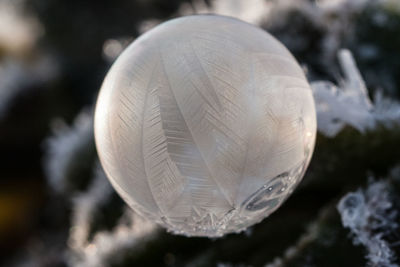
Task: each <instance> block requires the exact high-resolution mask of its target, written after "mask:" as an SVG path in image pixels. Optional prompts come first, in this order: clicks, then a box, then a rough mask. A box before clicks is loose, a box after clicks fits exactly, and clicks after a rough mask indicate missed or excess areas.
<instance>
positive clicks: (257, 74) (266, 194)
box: [95, 15, 316, 237]
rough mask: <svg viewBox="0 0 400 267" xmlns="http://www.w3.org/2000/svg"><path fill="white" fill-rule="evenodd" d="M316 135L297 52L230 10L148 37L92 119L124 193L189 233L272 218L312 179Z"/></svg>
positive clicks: (120, 69) (114, 76)
mask: <svg viewBox="0 0 400 267" xmlns="http://www.w3.org/2000/svg"><path fill="white" fill-rule="evenodd" d="M315 135H316V114H315V109H314V101H313V96H312V93H311V89H310V87H309V84H308V82H307V80H306V78H305V77H304V74H303V71H302V69H301V68H300V67H299V65H298V63H297V62H296V60H295V59H294V58H293V56H292V55H291V54H290V53H289V51H288V50H287V49H286V48H285V47H284V46H283V45H282V44H281V43H279V42H278V41H277V40H276V39H275V38H273V37H272V36H271V35H269V34H268V33H267V32H265V31H263V30H261V29H259V28H257V27H255V26H252V25H250V24H247V23H244V22H242V21H239V20H236V19H233V18H228V17H222V16H211V15H203V16H189V17H183V18H179V19H174V20H171V21H168V22H166V23H163V24H161V25H160V26H158V27H156V28H154V29H152V30H150V31H149V32H147V33H145V34H144V35H142V36H141V37H139V38H138V39H137V40H136V41H134V42H133V43H132V44H131V45H130V46H129V47H128V48H127V49H126V50H125V51H124V52H123V53H122V54H121V56H120V57H119V58H118V59H117V61H116V62H115V63H114V65H113V66H112V68H111V70H110V71H109V73H108V74H107V76H106V78H105V81H104V83H103V86H102V88H101V91H100V95H99V97H98V102H97V106H96V114H95V136H96V145H97V149H98V153H99V156H100V159H101V163H102V165H103V167H104V169H105V171H106V173H107V176H108V177H109V179H110V181H111V183H112V184H113V186H114V187H115V189H116V190H117V191H118V193H119V194H120V195H121V197H122V198H123V199H124V200H125V201H126V202H127V203H128V204H129V205H130V206H131V207H132V209H134V210H135V211H136V212H138V213H139V214H141V215H142V216H144V217H146V218H148V219H150V220H153V221H155V222H157V223H159V224H161V225H163V226H164V227H166V228H167V229H168V230H170V231H172V232H174V233H178V234H183V235H188V236H210V237H211V236H221V235H224V234H226V233H230V232H238V231H241V230H244V229H245V228H246V227H248V226H250V225H253V224H254V223H257V222H259V221H261V220H262V219H263V218H265V217H267V216H268V215H270V214H271V213H272V212H273V211H275V210H276V209H277V208H278V207H279V206H280V205H281V204H282V203H283V202H284V201H285V199H287V198H288V196H289V195H290V194H291V193H292V191H293V190H294V188H295V187H296V186H297V184H298V183H299V182H300V180H301V178H302V177H303V175H304V172H305V170H306V168H307V165H308V163H309V161H310V158H311V154H312V151H313V148H314V142H315Z"/></svg>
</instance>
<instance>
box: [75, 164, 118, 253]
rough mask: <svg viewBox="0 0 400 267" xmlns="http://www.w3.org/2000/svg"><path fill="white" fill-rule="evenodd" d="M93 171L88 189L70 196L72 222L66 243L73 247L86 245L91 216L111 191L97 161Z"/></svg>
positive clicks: (107, 198)
mask: <svg viewBox="0 0 400 267" xmlns="http://www.w3.org/2000/svg"><path fill="white" fill-rule="evenodd" d="M94 172H95V174H94V178H93V181H92V183H91V184H90V185H89V189H88V191H87V192H85V193H79V195H77V196H75V197H73V198H72V223H71V231H70V237H69V242H68V243H69V245H70V246H71V247H72V248H74V249H80V248H82V247H84V246H87V245H88V237H89V232H90V225H91V224H92V221H93V217H94V215H95V213H96V212H97V210H98V208H99V207H100V206H101V205H103V204H105V203H106V202H107V201H108V200H109V198H110V196H111V194H112V192H113V190H112V188H111V185H110V183H109V182H108V180H107V177H106V175H105V173H104V171H103V169H102V167H101V165H100V163H99V162H97V163H96V165H95V170H94Z"/></svg>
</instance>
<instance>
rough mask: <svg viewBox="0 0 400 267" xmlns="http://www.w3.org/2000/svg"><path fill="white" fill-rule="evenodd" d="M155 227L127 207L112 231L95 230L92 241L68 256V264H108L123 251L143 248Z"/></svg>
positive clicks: (93, 266)
mask: <svg viewBox="0 0 400 267" xmlns="http://www.w3.org/2000/svg"><path fill="white" fill-rule="evenodd" d="M126 221H127V222H126ZM157 229H158V228H157V226H156V225H155V224H154V223H152V222H150V221H148V220H145V219H143V218H142V217H140V216H138V215H137V214H136V213H134V212H132V211H131V210H128V209H127V210H126V212H125V214H124V216H123V218H122V220H121V222H120V223H119V224H118V225H117V226H116V227H115V228H114V230H113V231H111V232H107V231H101V232H97V233H96V235H95V236H94V238H93V242H91V243H89V244H87V245H86V246H84V247H82V248H81V249H79V250H78V251H75V252H73V255H71V257H68V259H69V261H70V265H71V266H75V267H103V266H104V267H106V266H110V262H118V261H119V260H123V257H124V255H125V253H127V252H129V251H140V249H143V248H144V247H145V246H144V243H145V242H147V241H150V240H152V239H153V238H154V237H155V236H156V234H157V232H158V231H157Z"/></svg>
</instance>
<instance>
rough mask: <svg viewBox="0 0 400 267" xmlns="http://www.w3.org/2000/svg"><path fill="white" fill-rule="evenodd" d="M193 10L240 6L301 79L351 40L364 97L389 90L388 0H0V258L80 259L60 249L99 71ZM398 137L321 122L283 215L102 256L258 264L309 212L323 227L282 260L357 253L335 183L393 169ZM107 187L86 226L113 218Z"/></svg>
mask: <svg viewBox="0 0 400 267" xmlns="http://www.w3.org/2000/svg"><path fill="white" fill-rule="evenodd" d="M378 2H379V3H378ZM196 13H219V14H225V15H231V16H236V17H238V18H241V19H244V20H247V21H249V22H251V23H254V24H257V25H259V26H260V27H262V28H264V29H266V30H268V31H269V32H270V33H272V34H273V35H274V36H275V37H276V38H278V39H279V40H280V41H281V42H283V43H284V44H285V45H286V46H287V47H288V49H289V50H290V51H291V52H292V53H293V54H294V56H295V57H296V59H297V60H298V61H299V62H300V63H301V64H302V65H303V66H304V68H305V69H306V72H307V76H308V78H309V79H310V81H315V80H326V81H331V82H334V83H336V82H337V81H338V80H340V77H342V75H343V74H342V72H341V69H340V66H339V64H338V62H337V59H336V54H337V52H338V50H339V49H340V48H348V49H350V51H351V52H352V53H353V55H354V57H355V60H356V62H357V64H358V67H359V69H360V72H361V74H362V75H363V77H364V79H365V81H366V84H367V88H368V90H369V94H370V96H371V97H372V96H373V95H374V92H375V91H377V90H383V92H384V94H385V95H386V96H387V97H389V98H390V99H392V100H393V101H396V100H398V98H399V96H400V91H399V88H400V49H399V48H400V4H399V2H398V1H396V0H393V1H367V0H365V1H351V0H347V1H345V0H340V1H339V0H335V1H328V0H326V1H311V0H309V1H308V0H302V1H295V0H293V1H281V2H278V1H273V0H265V1H258V0H257V1H238V0H234V1H223V0H220V1H219V0H215V1H212V0H208V1H191V0H185V1H184V0H168V1H165V0H119V1H103V0H97V1H77V0H58V1H50V0H0V151H1V153H0V166H1V179H0V264H4V266H69V265H75V266H85V264H84V263H83V264H81V265H79V264H78V263H76V262H79V260H78V261H71V260H68V258H70V257H75V256H76V255H75V256H74V255H72V256H71V254H73V253H74V249H73V248H71V245H70V244H69V243H68V240H70V237H69V235H70V234H71V222H73V219H71V217H72V218H73V214H74V206H73V205H71V202H73V200H71V199H73V197H75V196H76V195H79V194H83V192H87V191H89V190H90V187H91V181H92V178H91V177H92V176H93V168H94V167H93V166H95V165H96V163H95V162H96V153H95V149H94V143H93V137H92V132H91V126H88V125H91V119H90V117H91V116H92V109H93V105H94V103H95V100H96V96H97V93H98V90H99V88H100V86H101V83H102V81H103V78H104V76H105V74H106V73H107V71H108V69H109V68H110V66H111V64H112V62H113V61H114V60H115V58H116V57H117V56H118V54H119V53H120V52H121V51H122V49H123V48H124V47H126V45H128V44H129V43H130V42H131V41H133V40H134V39H135V38H136V37H137V36H138V35H139V34H141V33H142V32H144V31H146V30H147V29H149V28H151V27H152V26H154V25H157V24H158V23H161V22H163V21H165V20H167V19H170V18H173V17H177V16H182V15H190V14H196ZM85 116H86V117H85ZM77 117H78V118H77ZM76 118H77V119H76ZM85 127H86V128H85ZM399 146H400V131H399V128H398V127H397V128H396V127H393V128H387V127H377V128H376V129H374V130H370V131H367V132H366V133H360V132H359V131H357V130H356V129H354V128H352V127H346V128H345V129H344V130H343V131H341V132H340V133H339V134H338V135H336V136H335V137H334V138H330V137H326V136H323V135H321V134H320V135H319V136H318V141H317V145H316V151H315V154H314V157H313V160H312V163H311V166H310V168H309V171H308V172H307V174H306V177H305V179H304V182H303V183H302V185H301V186H300V188H299V190H298V192H296V193H295V194H294V195H293V197H291V198H290V199H289V200H288V202H287V203H286V204H285V205H284V206H283V207H282V208H281V209H280V210H279V211H278V212H277V213H279V214H273V215H272V216H271V218H268V219H267V220H265V221H264V222H263V223H261V224H259V225H257V226H255V227H254V229H252V230H249V231H248V232H246V233H242V234H240V235H229V236H228V237H225V238H223V239H218V240H208V239H202V238H185V237H177V236H173V235H170V234H167V233H165V232H162V230H160V231H161V233H159V234H158V235H157V238H155V240H153V241H151V242H146V243H145V245H143V246H145V247H144V249H143V251H139V252H137V253H133V252H132V251H133V250H134V249H132V251H130V252H128V253H126V255H125V256H123V257H122V256H121V257H122V258H121V260H118V261H116V262H113V263H112V264H111V263H110V264H109V265H112V266H150V265H152V266H189V265H191V266H216V265H217V264H220V266H239V265H240V264H242V265H241V266H262V265H264V264H267V263H268V262H271V261H273V260H274V259H275V258H276V257H280V256H282V255H283V254H284V252H285V251H286V249H287V248H288V247H290V246H297V245H296V244H298V242H297V241H296V240H299V238H301V236H304V235H306V236H307V233H308V232H307V231H308V229H309V228H308V227H309V225H310V224H312V223H313V222H315V223H316V224H320V223H321V222H323V223H326V225H327V226H326V227H325V228H323V229H328V230H327V231H326V232H322V233H321V232H318V233H320V234H321V236H320V237H319V238H314V239H313V241H311V242H309V243H306V244H307V245H306V247H305V248H302V249H304V251H303V252H301V253H300V254H299V255H300V256H296V257H297V258H296V257H294V258H293V259H292V260H289V261H288V262H286V263H285V264H286V265H284V266H364V265H365V258H364V252H365V251H364V250H363V248H362V247H360V246H355V245H353V243H352V240H351V238H348V235H349V232H348V230H346V229H344V228H343V227H342V226H341V224H340V217H339V214H338V213H337V211H336V209H335V205H336V203H337V201H338V200H339V199H340V197H341V196H342V195H343V194H344V193H346V192H348V191H349V190H356V189H357V188H359V187H362V186H366V185H367V183H368V182H367V180H368V179H367V177H371V176H373V177H375V178H377V179H379V178H380V177H387V176H388V175H390V173H391V170H392V168H393V166H396V164H399V163H400V152H399V149H398V147H399ZM66 181H67V182H66ZM110 194H111V196H110V197H109V198H108V199H107V201H105V202H104V203H101V204H99V205H100V206H101V207H100V208H99V211H98V212H97V213H96V215H94V216H95V219H93V220H92V226H91V227H92V228H91V230H90V234H89V239H90V238H93V236H94V235H95V233H96V232H97V231H100V230H101V231H111V230H112V229H113V227H114V226H115V224H117V222H118V220H119V218H120V217H121V216H122V214H123V213H124V207H125V206H124V204H123V202H122V201H121V200H120V199H119V197H118V196H117V195H116V194H115V193H113V191H112V193H110ZM394 199H397V198H396V197H394ZM396 201H397V200H394V202H393V203H395V205H397V204H398V202H396ZM396 203H397V204H396ZM321 212H322V213H323V214H325V215H321ZM324 212H325V213H324ZM293 218H295V219H293ZM266 221H267V222H266ZM390 239H393V240H391V242H392V241H393V242H395V241H396V239H397V236H396V235H395V236H393V235H392V236H391V237H389V238H388V240H390ZM324 240H325V241H326V242H327V243H326V244H325V243H324V242H323V241H324ZM296 242H297V243H296ZM393 249H394V250H397V252H398V251H399V250H398V246H397V247H395V246H394V248H393ZM71 251H72V252H71ZM348 251H351V253H350V254H351V256H350V255H349V253H348ZM78 258H79V256H78ZM74 262H75V263H76V264H75V263H74ZM224 264H225V265H224ZM229 264H230V265H229ZM104 266H108V264H106V263H104Z"/></svg>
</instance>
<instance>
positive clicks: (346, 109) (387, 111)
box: [311, 50, 400, 137]
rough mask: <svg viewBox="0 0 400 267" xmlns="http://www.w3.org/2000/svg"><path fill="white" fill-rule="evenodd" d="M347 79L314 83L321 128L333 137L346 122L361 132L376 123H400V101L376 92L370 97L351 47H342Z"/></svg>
mask: <svg viewBox="0 0 400 267" xmlns="http://www.w3.org/2000/svg"><path fill="white" fill-rule="evenodd" d="M338 57H339V62H340V65H341V67H342V69H343V72H344V76H345V77H344V79H343V80H342V81H341V82H340V83H339V86H336V85H334V84H332V83H330V82H326V81H317V82H313V83H311V87H312V89H313V94H314V98H315V104H316V109H317V121H318V130H319V131H321V132H322V133H323V134H325V135H326V136H330V137H333V136H335V135H336V134H338V132H340V131H341V130H342V129H343V128H344V127H345V126H346V125H350V126H352V127H354V128H356V129H357V130H359V131H360V132H364V131H365V130H367V129H372V128H374V127H375V126H376V125H377V123H380V124H383V125H386V126H391V125H393V124H397V125H399V124H400V104H399V103H397V102H395V101H393V100H389V99H387V98H385V97H383V96H382V93H380V92H379V93H377V94H376V96H375V101H374V103H372V101H371V100H370V99H369V96H368V92H367V89H366V87H365V83H364V81H363V79H362V77H361V75H360V72H359V71H358V69H357V66H356V64H355V61H354V58H353V57H352V55H351V52H350V51H348V50H340V51H339V55H338Z"/></svg>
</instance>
